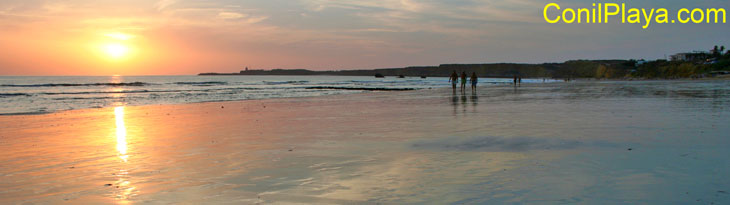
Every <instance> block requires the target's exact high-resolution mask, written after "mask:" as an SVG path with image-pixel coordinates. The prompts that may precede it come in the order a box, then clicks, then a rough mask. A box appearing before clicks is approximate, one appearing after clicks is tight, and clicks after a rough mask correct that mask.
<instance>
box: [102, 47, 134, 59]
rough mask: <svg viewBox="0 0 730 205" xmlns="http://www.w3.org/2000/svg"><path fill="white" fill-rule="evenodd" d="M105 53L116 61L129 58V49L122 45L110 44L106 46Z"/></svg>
mask: <svg viewBox="0 0 730 205" xmlns="http://www.w3.org/2000/svg"><path fill="white" fill-rule="evenodd" d="M103 50H104V53H105V54H106V55H107V56H109V57H111V58H114V59H118V58H122V57H125V56H127V54H128V53H129V47H128V46H126V45H123V44H120V43H110V44H107V45H105V46H104V49H103Z"/></svg>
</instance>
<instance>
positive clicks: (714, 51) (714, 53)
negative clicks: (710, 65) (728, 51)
mask: <svg viewBox="0 0 730 205" xmlns="http://www.w3.org/2000/svg"><path fill="white" fill-rule="evenodd" d="M718 51H719V49H717V45H715V48H713V49H712V55H716V54H717V52H718Z"/></svg>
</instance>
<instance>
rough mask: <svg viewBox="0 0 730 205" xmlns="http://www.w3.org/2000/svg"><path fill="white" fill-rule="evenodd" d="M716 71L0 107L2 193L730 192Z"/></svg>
mask: <svg viewBox="0 0 730 205" xmlns="http://www.w3.org/2000/svg"><path fill="white" fill-rule="evenodd" d="M729 105H730V82H728V81H633V82H625V81H624V82H613V81H596V82H572V83H544V84H543V83H534V84H523V85H522V86H520V87H513V86H511V85H498V86H494V85H490V86H488V87H480V88H479V90H478V92H476V93H475V94H472V93H471V92H470V91H467V92H466V93H465V94H461V93H452V91H451V89H450V88H447V89H443V88H439V89H423V90H416V91H399V92H370V93H363V94H343V95H333V96H323V97H305V98H280V99H266V100H247V101H230V102H210V103H192V104H180V105H148V106H118V107H111V108H99V109H82V110H72V111H63V112H56V113H52V114H43V115H15V116H0V150H2V155H0V203H1V204H8V203H11V204H14V203H43V204H44V203H63V202H70V203H148V202H154V203H190V204H208V203H232V204H251V203H265V204H267V203H284V204H286V203H318V204H350V203H366V204H370V203H433V204H447V203H480V204H495V203H546V204H555V203H586V204H618V203H650V204H667V203H670V204H686V203H701V204H710V203H714V204H723V203H730V194H729V192H730V178H728V177H727V173H730V159H728V156H730V149H728V147H729V146H730V137H729V135H728V133H730V126H728V124H730V117H728V116H729V114H730V110H729V109H728V106H729Z"/></svg>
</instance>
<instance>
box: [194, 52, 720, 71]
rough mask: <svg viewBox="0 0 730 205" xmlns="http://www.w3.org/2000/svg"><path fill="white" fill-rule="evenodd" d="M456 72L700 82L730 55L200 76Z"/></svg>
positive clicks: (682, 55)
mask: <svg viewBox="0 0 730 205" xmlns="http://www.w3.org/2000/svg"><path fill="white" fill-rule="evenodd" d="M453 71H457V72H466V73H472V72H476V73H477V75H479V76H480V77H490V78H512V77H515V76H519V77H524V78H555V79H571V78H601V79H616V78H646V79H653V78H664V79H671V78H701V77H709V76H716V75H727V74H728V73H730V51H728V52H725V47H724V46H721V47H718V46H715V47H714V48H713V49H712V50H710V51H709V52H705V51H695V52H690V53H678V54H675V55H672V56H671V57H670V59H669V60H665V59H660V60H655V61H646V60H643V59H642V60H633V59H632V60H570V61H566V62H563V63H542V64H520V63H492V64H442V65H439V66H411V67H404V68H380V69H369V70H366V69H363V70H334V71H313V70H306V69H272V70H263V69H248V68H245V69H244V70H241V71H240V72H237V73H200V74H198V75H339V76H400V77H405V76H408V77H448V76H449V75H451V73H452V72H453Z"/></svg>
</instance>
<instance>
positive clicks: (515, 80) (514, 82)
mask: <svg viewBox="0 0 730 205" xmlns="http://www.w3.org/2000/svg"><path fill="white" fill-rule="evenodd" d="M512 84H515V86H517V76H516V75H515V76H514V78H513V79H512Z"/></svg>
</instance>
